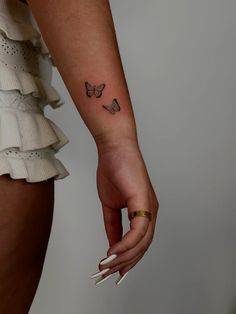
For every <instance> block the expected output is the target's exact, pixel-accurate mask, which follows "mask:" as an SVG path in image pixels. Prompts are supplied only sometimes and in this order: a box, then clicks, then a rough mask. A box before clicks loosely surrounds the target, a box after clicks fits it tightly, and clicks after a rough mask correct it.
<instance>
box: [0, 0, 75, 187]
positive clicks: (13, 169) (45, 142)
mask: <svg viewBox="0 0 236 314" xmlns="http://www.w3.org/2000/svg"><path fill="white" fill-rule="evenodd" d="M45 59H46V61H47V62H44V61H45ZM45 66H46V71H45ZM52 66H54V63H53V60H52V57H51V55H50V53H49V51H48V49H47V46H46V44H45V42H44V40H43V38H42V35H41V33H40V32H39V29H38V27H37V23H36V21H35V20H34V17H33V16H32V13H31V11H30V10H29V8H28V6H27V5H26V4H24V3H22V2H20V1H18V0H0V175H2V174H6V173H8V174H9V175H10V177H11V178H13V179H22V178H24V179H25V180H26V181H27V182H39V181H43V180H47V179H49V178H51V177H54V178H55V180H57V179H62V178H65V177H66V176H68V175H69V172H68V171H67V169H66V168H65V166H64V165H63V164H62V162H61V161H60V160H59V159H57V158H56V157H55V153H57V152H58V151H59V150H60V149H61V148H62V147H63V146H64V145H66V144H67V143H68V142H69V139H68V138H67V136H66V135H65V134H64V132H63V131H62V130H61V129H60V127H59V126H58V125H56V124H55V123H54V122H53V121H52V120H50V119H49V118H47V117H46V116H45V115H44V107H45V106H46V105H50V106H51V107H52V108H53V109H56V108H58V107H60V106H62V105H63V104H64V103H65V102H64V99H63V98H62V97H61V95H60V94H59V92H58V91H57V90H56V89H55V88H54V87H53V86H52V85H51V75H49V74H48V73H49V72H50V70H51V67H52ZM42 67H44V71H42ZM45 73H46V75H45ZM50 73H51V72H50Z"/></svg>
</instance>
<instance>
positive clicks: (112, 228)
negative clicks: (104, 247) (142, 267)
mask: <svg viewBox="0 0 236 314" xmlns="http://www.w3.org/2000/svg"><path fill="white" fill-rule="evenodd" d="M102 210H103V220H104V226H105V230H106V234H107V238H108V242H109V246H110V247H111V246H112V245H114V244H115V243H117V242H118V241H120V239H121V238H122V235H123V226H122V213H121V209H114V208H110V207H108V206H106V205H102Z"/></svg>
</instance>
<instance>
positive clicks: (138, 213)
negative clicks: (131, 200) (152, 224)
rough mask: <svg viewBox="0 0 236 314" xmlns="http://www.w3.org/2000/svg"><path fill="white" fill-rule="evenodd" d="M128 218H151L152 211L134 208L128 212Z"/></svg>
mask: <svg viewBox="0 0 236 314" xmlns="http://www.w3.org/2000/svg"><path fill="white" fill-rule="evenodd" d="M128 217H129V220H131V219H133V218H134V217H147V218H148V219H149V220H152V213H151V212H150V211H147V210H135V211H133V212H130V213H129V214H128Z"/></svg>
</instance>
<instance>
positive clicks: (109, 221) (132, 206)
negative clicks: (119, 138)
mask: <svg viewBox="0 0 236 314" xmlns="http://www.w3.org/2000/svg"><path fill="white" fill-rule="evenodd" d="M98 151H99V155H98V156H99V159H98V168H97V188H98V194H99V197H100V200H101V203H102V209H103V218H104V224H105V230H106V234H107V237H108V241H109V245H110V248H109V249H108V251H107V255H109V256H110V255H112V254H117V257H116V258H115V259H113V260H112V261H110V262H109V263H106V264H104V265H100V264H99V270H100V271H102V270H104V269H106V268H110V270H109V271H107V272H106V273H105V274H103V275H102V277H103V278H105V277H107V276H109V275H111V274H112V273H114V272H117V271H119V273H120V276H123V275H124V274H125V273H126V272H127V271H128V270H130V269H131V268H132V267H134V266H135V265H136V264H137V262H138V261H139V260H140V259H141V258H142V256H143V255H144V254H145V252H146V251H147V249H148V247H149V245H150V244H151V242H152V239H153V236H154V230H155V224H156V218H157V213H158V208H159V203H158V200H157V197H156V195H155V192H154V190H153V187H152V184H151V182H150V179H149V176H148V173H147V170H146V166H145V163H144V161H143V158H142V156H141V153H140V150H139V148H138V144H137V143H133V142H132V141H131V142H127V143H125V142H124V143H123V144H122V146H121V145H118V146H117V147H113V148H109V149H100V150H99V149H98ZM122 208H127V209H128V213H129V212H132V211H135V210H148V211H151V212H152V221H150V220H149V219H148V218H146V217H135V218H133V219H132V220H131V221H130V230H129V231H128V232H127V233H126V234H125V235H124V236H123V227H122V213H121V209H122ZM122 236H123V237H122Z"/></svg>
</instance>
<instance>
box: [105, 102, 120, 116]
mask: <svg viewBox="0 0 236 314" xmlns="http://www.w3.org/2000/svg"><path fill="white" fill-rule="evenodd" d="M102 107H103V108H105V109H106V110H108V111H109V112H110V113H112V114H115V113H116V112H118V111H120V105H119V104H118V101H117V99H116V98H114V99H113V101H112V104H111V105H102Z"/></svg>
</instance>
